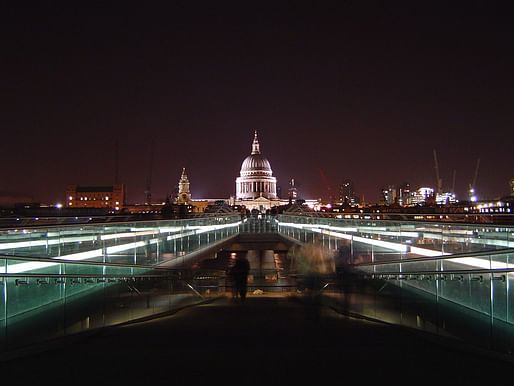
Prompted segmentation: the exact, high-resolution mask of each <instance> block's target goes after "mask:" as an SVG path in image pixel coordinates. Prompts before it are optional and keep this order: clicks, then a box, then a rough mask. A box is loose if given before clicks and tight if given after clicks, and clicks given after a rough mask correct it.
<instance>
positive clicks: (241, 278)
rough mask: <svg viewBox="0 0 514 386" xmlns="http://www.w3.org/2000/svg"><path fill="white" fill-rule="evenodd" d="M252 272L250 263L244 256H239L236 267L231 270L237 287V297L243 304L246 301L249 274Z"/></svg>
mask: <svg viewBox="0 0 514 386" xmlns="http://www.w3.org/2000/svg"><path fill="white" fill-rule="evenodd" d="M249 271H250V262H249V261H248V259H247V258H246V256H243V255H237V257H236V261H235V263H234V266H233V267H232V269H231V276H232V280H233V283H234V285H235V297H236V298H237V297H239V298H240V299H241V302H242V303H244V301H245V300H246V292H247V289H248V272H249Z"/></svg>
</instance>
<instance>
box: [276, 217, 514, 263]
mask: <svg viewBox="0 0 514 386" xmlns="http://www.w3.org/2000/svg"><path fill="white" fill-rule="evenodd" d="M279 225H282V226H289V227H293V228H300V229H314V227H315V228H327V225H313V224H295V223H279ZM332 229H336V227H332ZM343 229H344V228H343ZM350 229H351V228H349V229H348V230H346V229H345V230H343V231H347V232H352V230H350ZM365 229H366V231H364V230H365ZM368 229H369V230H368ZM377 229H387V228H369V227H359V228H358V231H359V232H362V233H373V234H379V235H384V236H395V235H397V236H400V237H411V238H412V237H416V238H418V237H420V236H423V237H424V238H431V239H434V240H452V241H458V242H469V243H473V244H485V245H494V246H499V247H505V248H514V241H508V240H496V239H486V238H481V239H476V238H467V237H458V236H452V235H449V234H447V233H445V232H442V233H421V235H420V234H419V232H402V231H398V232H397V233H396V232H393V233H392V234H391V233H390V232H391V231H384V232H377ZM416 229H417V230H421V229H423V228H416ZM429 229H431V230H432V231H433V230H434V228H429ZM455 233H458V232H455ZM421 250H425V251H430V250H429V249H425V248H422V249H421ZM425 253H430V252H425ZM439 255H440V253H439ZM425 256H432V255H430V254H429V255H425Z"/></svg>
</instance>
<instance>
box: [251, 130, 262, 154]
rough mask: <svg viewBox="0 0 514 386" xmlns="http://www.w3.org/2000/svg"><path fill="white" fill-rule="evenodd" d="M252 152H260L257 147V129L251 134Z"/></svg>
mask: <svg viewBox="0 0 514 386" xmlns="http://www.w3.org/2000/svg"><path fill="white" fill-rule="evenodd" d="M252 154H261V149H260V148H259V140H258V139H257V130H255V134H254V136H253V144H252Z"/></svg>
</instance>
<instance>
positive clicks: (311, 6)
mask: <svg viewBox="0 0 514 386" xmlns="http://www.w3.org/2000/svg"><path fill="white" fill-rule="evenodd" d="M11 3H12V5H10V6H6V5H4V6H2V8H1V9H0V12H1V16H0V19H1V20H0V21H1V23H0V32H1V37H0V40H1V57H0V71H1V76H0V80H1V87H0V102H1V106H2V108H1V113H0V127H1V133H2V134H1V135H2V147H1V151H0V165H1V169H0V170H1V179H0V194H7V193H9V192H10V193H13V192H14V193H18V194H25V195H31V196H33V197H34V200H36V201H41V202H46V203H55V202H57V201H62V200H63V199H64V193H65V189H66V186H67V185H68V184H80V185H108V184H112V183H114V179H115V175H116V158H117V157H116V154H118V159H119V162H118V170H119V173H118V176H119V181H120V182H123V183H125V184H126V186H127V193H128V202H129V203H136V202H143V201H144V191H145V187H146V182H147V179H148V176H149V175H150V173H151V180H152V188H151V190H152V196H153V197H154V198H155V200H162V199H163V198H164V197H165V196H166V195H167V194H170V193H172V192H173V191H174V189H175V187H176V185H177V183H178V179H179V177H180V173H181V170H182V167H186V168H187V171H188V175H189V179H190V182H191V190H192V195H193V198H228V197H229V196H230V195H233V194H234V192H235V179H236V177H237V176H238V175H239V170H240V167H241V163H242V161H243V159H244V158H245V157H246V156H247V155H249V154H250V151H251V142H252V139H253V131H254V130H255V129H257V130H258V132H259V139H260V144H261V151H262V153H263V154H264V155H265V156H266V157H267V158H268V160H269V161H270V163H271V166H272V168H273V174H274V176H276V177H277V179H278V185H279V186H281V187H282V190H283V192H284V194H285V191H286V190H287V187H288V181H289V180H290V179H291V178H294V179H295V180H296V182H297V187H298V188H299V191H300V196H301V197H303V198H320V197H323V198H327V197H328V196H329V195H330V194H332V195H336V192H337V188H338V186H339V184H341V182H342V181H343V180H345V179H351V180H353V181H354V184H355V189H356V192H357V193H358V194H359V195H364V199H365V200H366V201H371V202H374V201H376V200H378V197H379V191H380V188H382V187H385V186H388V185H395V186H399V185H400V184H402V183H404V182H409V183H410V184H411V187H412V188H416V187H419V186H427V185H429V186H435V181H436V176H435V168H434V158H433V150H434V149H435V150H436V151H437V156H438V161H439V171H440V175H441V178H442V180H443V188H444V189H449V188H450V187H451V184H452V175H453V171H454V170H455V172H456V179H455V188H456V192H457V198H459V199H461V200H462V199H466V190H467V187H468V184H469V183H470V182H471V181H472V179H473V175H474V173H475V167H476V164H477V159H480V168H479V171H478V178H477V190H478V194H479V198H497V197H500V196H503V195H506V194H508V192H509V184H508V183H509V180H510V179H511V178H512V177H514V162H513V161H514V157H513V152H512V149H513V145H514V130H513V123H514V122H513V121H514V119H513V118H514V115H513V112H514V109H513V107H514V93H513V90H514V87H513V80H514V77H513V75H514V72H513V69H514V45H513V41H514V39H513V33H514V28H513V25H514V24H513V16H514V3H513V2H512V1H504V2H502V1H493V0H487V1H471V0H470V1H463V2H459V1H408V2H407V1H405V2H396V1H391V2H385V1H384V2H378V1H377V2H369V1H339V2H319V1H318V2H312V3H309V2H296V1H290V2H282V3H280V4H281V5H280V6H278V5H277V4H276V3H277V2H269V3H267V2H250V1H240V2H235V3H232V2H223V1H210V2H195V1H189V2H178V1H173V2H170V3H172V4H173V5H172V6H170V5H169V4H168V5H167V6H166V7H164V6H163V7H157V6H156V5H155V4H153V5H152V3H150V2H140V3H139V5H138V6H127V5H126V4H127V3H125V2H117V3H116V4H117V5H116V6H114V5H113V4H114V3H109V2H94V1H90V2H83V3H81V2H68V3H67V5H65V6H63V5H62V4H60V3H58V2H51V1H48V2H41V3H42V4H43V3H44V4H45V5H40V6H37V7H36V6H34V7H32V6H30V5H27V4H30V3H25V5H24V6H20V7H18V5H17V3H21V4H23V2H11ZM63 4H66V3H63ZM81 4H82V5H81ZM146 4H148V5H146ZM162 4H166V3H162ZM234 4H236V5H234ZM300 4H303V5H300ZM322 4H323V5H322ZM116 149H118V151H117V150H116ZM152 153H153V155H151V154H152ZM150 171H151V172H150Z"/></svg>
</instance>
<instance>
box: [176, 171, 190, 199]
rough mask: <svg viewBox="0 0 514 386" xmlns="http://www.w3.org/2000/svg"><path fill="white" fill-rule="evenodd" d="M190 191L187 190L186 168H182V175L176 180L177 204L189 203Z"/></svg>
mask: <svg viewBox="0 0 514 386" xmlns="http://www.w3.org/2000/svg"><path fill="white" fill-rule="evenodd" d="M191 202H192V200H191V192H190V190H189V179H188V178H187V174H186V168H182V175H181V176H180V180H179V182H178V195H177V200H176V203H177V204H191Z"/></svg>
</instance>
